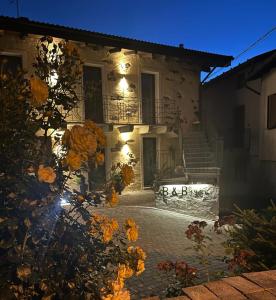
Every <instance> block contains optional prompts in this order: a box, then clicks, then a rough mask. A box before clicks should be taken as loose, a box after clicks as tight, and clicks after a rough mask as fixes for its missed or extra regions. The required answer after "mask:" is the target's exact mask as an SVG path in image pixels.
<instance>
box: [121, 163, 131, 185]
mask: <svg viewBox="0 0 276 300" xmlns="http://www.w3.org/2000/svg"><path fill="white" fill-rule="evenodd" d="M121 174H122V177H123V183H124V185H125V186H127V185H130V184H131V183H132V182H134V171H133V169H132V167H131V166H129V165H127V164H123V166H122V167H121Z"/></svg>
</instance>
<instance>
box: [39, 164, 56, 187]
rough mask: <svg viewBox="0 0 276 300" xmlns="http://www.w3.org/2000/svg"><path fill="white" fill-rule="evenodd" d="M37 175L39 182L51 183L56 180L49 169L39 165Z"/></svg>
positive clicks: (52, 171)
mask: <svg viewBox="0 0 276 300" xmlns="http://www.w3.org/2000/svg"><path fill="white" fill-rule="evenodd" d="M37 175H38V180H39V181H40V182H47V183H53V182H54V181H55V180H56V173H55V172H54V170H53V169H52V168H51V167H44V166H43V165H40V166H39V169H38V171H37Z"/></svg>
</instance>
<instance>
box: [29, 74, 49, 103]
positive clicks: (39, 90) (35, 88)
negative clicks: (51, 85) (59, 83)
mask: <svg viewBox="0 0 276 300" xmlns="http://www.w3.org/2000/svg"><path fill="white" fill-rule="evenodd" d="M30 85H31V92H32V98H31V105H32V106H34V107H39V106H41V105H42V104H44V103H45V102H46V101H47V99H48V96H49V91H48V86H47V84H46V83H45V82H44V81H42V80H41V79H40V78H38V77H32V78H31V79H30Z"/></svg>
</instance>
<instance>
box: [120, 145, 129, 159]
mask: <svg viewBox="0 0 276 300" xmlns="http://www.w3.org/2000/svg"><path fill="white" fill-rule="evenodd" d="M121 152H122V154H124V155H125V156H126V155H127V154H128V153H129V152H130V148H129V145H127V144H125V145H124V146H123V147H122V149H121Z"/></svg>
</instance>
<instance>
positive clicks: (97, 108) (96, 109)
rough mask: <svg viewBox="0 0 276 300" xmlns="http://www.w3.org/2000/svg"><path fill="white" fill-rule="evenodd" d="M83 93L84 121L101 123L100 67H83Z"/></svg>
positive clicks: (101, 93)
mask: <svg viewBox="0 0 276 300" xmlns="http://www.w3.org/2000/svg"><path fill="white" fill-rule="evenodd" d="M83 93H84V107H85V119H90V120H92V121H94V122H96V123H103V122H104V117H103V92H102V69H101V68H100V67H95V66H84V67H83Z"/></svg>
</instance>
